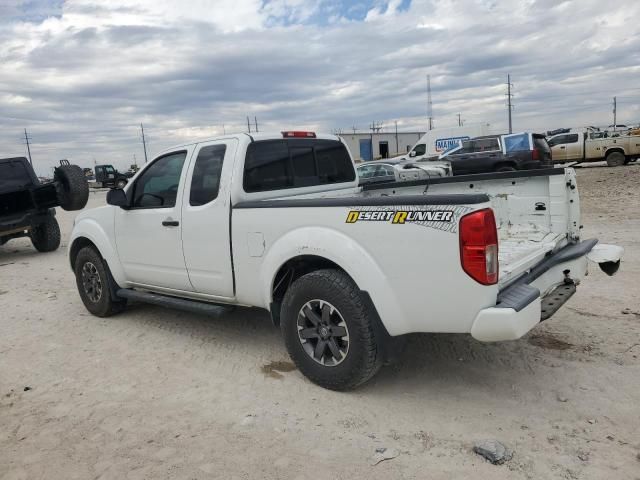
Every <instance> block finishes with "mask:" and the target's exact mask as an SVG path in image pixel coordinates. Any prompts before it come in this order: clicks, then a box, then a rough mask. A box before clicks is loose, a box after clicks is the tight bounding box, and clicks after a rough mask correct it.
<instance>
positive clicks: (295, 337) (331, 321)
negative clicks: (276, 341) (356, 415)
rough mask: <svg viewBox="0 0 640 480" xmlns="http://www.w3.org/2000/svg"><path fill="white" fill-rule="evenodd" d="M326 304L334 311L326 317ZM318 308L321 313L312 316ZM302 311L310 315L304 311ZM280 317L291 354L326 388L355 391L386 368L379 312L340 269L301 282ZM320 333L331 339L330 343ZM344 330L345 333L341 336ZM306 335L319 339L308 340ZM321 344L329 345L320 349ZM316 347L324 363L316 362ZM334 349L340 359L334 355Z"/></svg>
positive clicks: (307, 374)
mask: <svg viewBox="0 0 640 480" xmlns="http://www.w3.org/2000/svg"><path fill="white" fill-rule="evenodd" d="M313 302H319V303H318V304H317V305H314V304H313ZM327 304H328V305H329V306H330V307H329V308H328V310H329V312H330V313H329V314H327V315H326V316H325V314H324V312H325V308H326V306H327ZM316 306H317V307H318V309H317V310H315V312H316V314H315V315H312V313H313V312H311V313H309V309H312V310H313V309H314V308H316ZM331 307H333V309H332V308H331ZM303 308H305V311H306V312H307V313H306V314H302V313H301V312H302V310H303ZM280 318H281V322H280V326H281V329H282V334H283V336H284V341H285V345H286V347H287V351H288V352H289V356H290V357H291V359H292V360H293V361H294V363H295V364H296V366H297V367H298V369H299V370H300V371H301V372H302V374H303V375H304V376H305V377H307V378H308V379H309V380H311V381H312V382H313V383H315V384H317V385H320V386H321V387H324V388H328V389H330V390H351V389H354V388H356V387H358V386H359V385H362V384H363V383H365V382H366V381H367V380H369V379H370V378H371V377H373V376H374V375H375V374H376V373H377V372H378V370H379V369H380V367H381V366H382V360H383V354H382V338H377V337H376V332H375V330H374V322H375V313H374V312H372V311H371V309H370V308H369V307H368V306H367V302H366V301H365V299H364V298H363V296H362V294H361V292H360V290H359V289H358V286H357V285H356V284H355V283H354V281H353V280H352V279H351V278H350V277H349V276H347V275H346V274H345V273H343V272H341V271H339V270H329V269H327V270H317V271H315V272H311V273H308V274H306V275H303V276H302V277H300V278H299V279H298V280H296V281H295V282H294V283H293V285H291V287H290V288H289V290H287V292H286V294H285V296H284V299H283V301H282V310H281V317H280ZM312 318H313V319H315V321H312ZM325 320H326V321H325ZM299 324H302V325H303V326H301V327H299ZM327 325H330V328H328V329H327V328H326V327H327ZM323 326H324V330H322V328H323ZM312 330H313V332H311V331H312ZM327 330H328V331H329V333H328V334H327ZM338 330H340V333H338ZM321 331H323V332H324V333H323V334H322V335H328V336H327V337H326V338H327V339H326V340H325V339H323V337H321V334H320V332H321ZM345 331H346V335H343V336H342V337H341V338H338V337H339V335H342V334H343V333H345ZM304 332H310V333H304ZM314 332H315V333H314ZM332 332H334V333H335V335H334V334H333V333H332ZM307 334H309V335H316V337H315V338H312V337H311V336H309V337H306V335H307ZM303 336H305V338H306V340H303V339H302V337H303ZM378 337H381V335H378ZM345 338H346V339H347V340H346V341H345V340H344V339H345ZM320 342H324V343H323V344H322V345H321V346H320V347H318V345H319V344H320ZM331 342H333V343H331ZM329 343H331V345H329ZM332 347H333V348H332ZM316 349H319V350H321V353H320V358H319V359H316V358H314V354H315V353H316ZM334 351H338V356H334V355H333V352H334ZM336 359H338V360H336Z"/></svg>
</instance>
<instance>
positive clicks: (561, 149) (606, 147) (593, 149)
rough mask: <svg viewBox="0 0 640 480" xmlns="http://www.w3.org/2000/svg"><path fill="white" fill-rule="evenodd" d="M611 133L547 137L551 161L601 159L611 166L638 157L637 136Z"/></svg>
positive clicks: (568, 134) (573, 133) (639, 147)
mask: <svg viewBox="0 0 640 480" xmlns="http://www.w3.org/2000/svg"><path fill="white" fill-rule="evenodd" d="M610 134H614V135H615V133H614V132H600V131H589V132H568V133H560V134H558V135H553V136H552V137H549V138H547V143H549V146H550V147H551V156H552V158H553V162H554V163H568V162H580V163H581V162H601V161H603V160H604V161H606V162H607V165H609V166H610V167H618V166H620V165H626V164H627V163H629V162H630V161H632V160H635V159H637V158H640V136H638V135H619V136H614V137H612V136H611V135H610Z"/></svg>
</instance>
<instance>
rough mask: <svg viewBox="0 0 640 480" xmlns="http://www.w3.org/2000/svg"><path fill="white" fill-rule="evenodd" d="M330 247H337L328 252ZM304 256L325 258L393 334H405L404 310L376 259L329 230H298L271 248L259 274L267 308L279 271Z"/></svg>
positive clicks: (352, 242)
mask: <svg viewBox="0 0 640 480" xmlns="http://www.w3.org/2000/svg"><path fill="white" fill-rule="evenodd" d="M327 245H334V246H335V247H336V248H334V249H328V248H327ZM305 255H311V256H316V257H321V258H325V259H327V260H329V261H331V262H333V263H335V264H336V265H338V266H339V267H340V268H342V269H343V270H344V271H345V272H346V273H347V274H348V275H349V276H350V277H351V278H352V279H353V281H354V282H356V285H358V288H360V290H363V291H365V292H367V293H368V294H369V296H370V297H371V300H372V302H373V305H374V307H375V308H376V310H377V312H378V315H379V316H380V319H381V321H382V323H383V324H384V326H385V328H386V329H387V331H388V332H389V333H390V334H391V335H394V332H400V331H406V329H405V326H404V325H405V323H406V320H405V319H404V317H403V309H402V308H401V306H400V304H399V302H398V299H397V298H396V296H395V293H394V291H393V289H392V286H391V284H390V283H389V281H388V279H387V276H386V274H385V273H384V272H383V271H382V269H381V268H380V266H379V265H378V263H377V262H376V260H375V258H373V257H372V256H371V255H370V254H369V252H367V251H366V250H365V249H364V248H363V247H362V246H361V245H360V244H359V243H357V242H356V241H354V240H353V239H352V238H351V237H349V236H347V235H345V234H344V233H342V232H340V231H338V230H334V229H331V228H327V227H301V228H297V229H295V230H292V231H290V232H287V233H286V234H284V235H283V236H282V237H280V238H279V239H278V240H277V241H276V242H275V243H274V244H273V245H272V246H271V247H270V248H269V250H268V252H267V253H266V254H265V257H264V261H263V262H262V265H261V268H260V272H259V278H260V285H262V288H263V291H262V301H263V304H264V305H270V304H271V301H272V290H273V284H274V280H275V276H276V274H277V272H278V271H279V270H280V268H281V267H282V266H283V265H284V264H285V263H286V262H288V261H289V260H291V259H293V258H295V257H300V256H305ZM391 319H393V321H392V322H391Z"/></svg>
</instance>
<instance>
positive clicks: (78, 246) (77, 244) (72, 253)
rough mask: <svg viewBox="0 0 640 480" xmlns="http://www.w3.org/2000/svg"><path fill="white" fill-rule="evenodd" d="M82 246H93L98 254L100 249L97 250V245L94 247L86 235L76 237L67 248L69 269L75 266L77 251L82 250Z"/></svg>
mask: <svg viewBox="0 0 640 480" xmlns="http://www.w3.org/2000/svg"><path fill="white" fill-rule="evenodd" d="M84 247H93V248H95V249H96V252H98V254H99V255H100V250H98V247H96V245H95V243H93V242H92V241H91V240H89V239H88V238H86V237H78V238H76V239H75V240H74V241H73V243H72V244H71V247H70V249H69V262H70V263H71V270H73V269H74V268H75V265H76V258H77V257H78V252H80V250H82V249H83V248H84Z"/></svg>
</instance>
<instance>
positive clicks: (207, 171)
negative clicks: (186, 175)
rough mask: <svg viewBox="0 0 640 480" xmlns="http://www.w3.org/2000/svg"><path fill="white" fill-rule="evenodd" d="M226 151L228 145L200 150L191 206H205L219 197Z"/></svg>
mask: <svg viewBox="0 0 640 480" xmlns="http://www.w3.org/2000/svg"><path fill="white" fill-rule="evenodd" d="M226 151H227V146H226V145H210V146H208V147H202V148H201V149H200V152H198V158H196V164H195V166H194V167H193V175H192V177H191V192H190V193H189V205H192V206H199V205H205V204H207V203H209V202H211V201H212V200H214V199H215V198H216V197H217V196H218V190H219V188H220V172H222V163H223V161H224V154H225V152H226Z"/></svg>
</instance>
